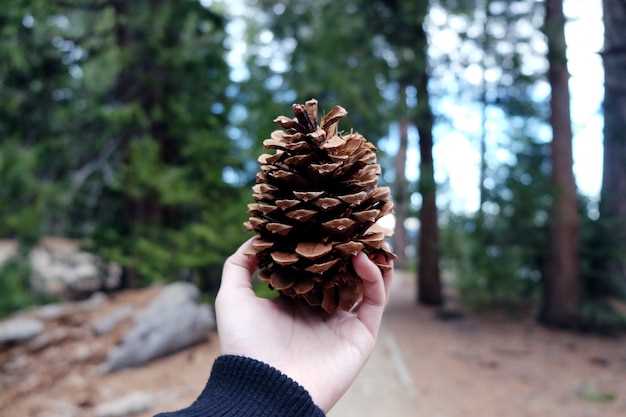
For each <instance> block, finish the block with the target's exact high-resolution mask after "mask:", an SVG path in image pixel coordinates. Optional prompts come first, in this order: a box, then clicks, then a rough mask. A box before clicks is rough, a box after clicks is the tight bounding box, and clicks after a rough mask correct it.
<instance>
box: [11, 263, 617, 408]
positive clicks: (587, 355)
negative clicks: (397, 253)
mask: <svg viewBox="0 0 626 417" xmlns="http://www.w3.org/2000/svg"><path fill="white" fill-rule="evenodd" d="M413 287H414V285H413V282H412V280H411V279H410V278H409V277H408V276H407V275H403V274H398V277H397V279H396V280H395V282H394V285H393V288H392V297H391V301H390V305H389V307H388V310H387V312H386V314H385V319H384V324H383V328H382V330H381V335H380V338H379V343H378V345H377V347H376V350H375V352H374V354H373V355H372V357H371V359H370V361H369V362H368V364H367V365H366V367H365V369H364V371H363V373H362V374H361V375H360V376H359V378H358V379H357V381H356V383H355V384H354V386H353V387H352V389H351V390H350V391H349V393H348V394H347V395H346V396H345V397H344V398H343V399H342V400H341V401H340V403H339V404H337V406H336V407H335V409H334V410H332V412H331V413H330V417H356V416H359V417H369V416H377V417H379V416H394V417H421V416H428V417H466V416H498V417H527V416H533V417H535V416H536V417H546V416H567V417H591V416H603V417H618V416H620V417H623V416H626V343H624V341H625V340H626V339H624V338H620V339H615V338H602V337H595V336H591V335H580V334H574V333H568V332H559V331H552V330H547V329H544V328H542V327H539V326H537V325H536V324H535V323H534V321H533V320H532V317H526V318H523V319H520V318H512V317H509V316H506V315H500V314H480V315H479V314H475V313H467V314H465V316H464V317H463V318H460V319H456V320H448V321H442V320H441V319H439V318H437V317H436V314H435V313H434V311H433V310H431V309H427V308H424V307H418V306H416V305H415V304H414V302H413V294H414V291H413ZM153 294H154V292H151V291H150V290H144V291H135V292H130V293H126V294H122V295H121V296H116V297H115V298H113V299H112V300H110V302H109V303H107V305H106V308H107V309H112V308H114V307H116V306H119V305H121V304H124V303H134V304H142V303H145V302H146V300H147V299H149V298H150V297H151V296H152V295H153ZM100 313H104V312H100ZM94 314H98V312H95V313H94ZM115 338H116V336H115V334H113V335H111V336H109V338H108V339H106V341H105V342H106V343H114V342H115ZM90 343H91V344H92V345H93V346H99V347H98V349H96V350H100V349H103V347H102V343H104V342H102V341H97V340H93V341H91V342H90ZM58 349H61V350H62V351H68V352H69V351H72V349H74V350H76V348H75V347H72V346H66V347H60V348H58ZM83 350H84V349H83ZM61 353H62V352H59V354H61ZM217 354H218V340H217V335H215V334H213V335H211V338H210V341H209V342H208V343H205V344H202V345H199V346H196V347H194V348H192V349H188V350H186V351H183V352H180V353H178V354H175V355H171V356H169V357H166V358H163V359H161V360H158V361H155V362H153V363H151V364H150V365H148V366H145V367H143V368H137V369H129V370H124V371H121V372H118V373H114V374H111V375H101V374H99V373H98V371H97V370H98V357H97V356H96V357H94V360H92V361H86V362H82V363H81V364H79V365H75V366H71V367H70V368H68V369H65V372H63V373H62V374H57V376H54V372H55V371H53V370H54V365H55V362H56V361H55V359H54V357H53V356H48V357H47V358H48V359H47V360H38V361H37V362H35V365H34V366H35V367H34V368H31V369H32V371H31V372H33V373H36V374H37V377H36V378H31V379H32V380H33V381H39V382H38V383H34V382H30V385H28V384H29V382H28V381H20V382H19V383H17V382H16V383H15V384H10V386H9V389H2V390H0V415H2V416H3V417H82V416H85V417H90V416H95V415H97V414H100V415H101V416H104V415H106V412H103V411H102V409H101V410H100V412H99V413H98V412H97V410H98V405H101V404H106V403H107V402H110V401H115V400H120V399H124V398H126V399H127V401H126V403H127V404H126V405H127V406H128V404H129V403H130V404H131V405H132V404H135V405H136V407H135V410H136V411H137V414H136V415H137V416H141V417H144V416H145V417H148V416H152V415H153V414H154V413H156V412H158V411H164V410H173V409H177V408H180V407H183V406H185V405H188V404H189V403H191V402H192V401H193V399H195V397H196V395H197V394H198V393H199V391H200V390H201V389H202V387H203V385H204V383H205V380H206V378H207V376H208V373H209V370H210V368H211V364H212V362H213V360H214V359H215V357H216V355H217ZM42 355H43V354H42ZM5 359H6V358H5ZM44 359H45V356H44ZM33 360H34V359H33ZM1 362H2V357H0V364H1ZM56 372H58V371H56ZM47 374H48V375H52V376H49V377H48V378H46V375H47ZM3 378H5V376H4V375H1V374H0V382H2V379H3ZM27 379H28V378H27ZM42 381H43V382H42ZM5 382H6V381H5ZM4 387H7V385H6V384H4ZM146 397H147V398H150V399H151V401H148V403H151V404H153V405H152V406H151V408H150V409H145V408H146V407H145V398H146ZM142 398H143V405H142ZM132 408H133V407H132V406H131V407H130V409H132ZM142 410H143V411H142ZM109 411H110V410H109ZM109 415H112V414H109Z"/></svg>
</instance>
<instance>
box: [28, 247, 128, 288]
mask: <svg viewBox="0 0 626 417" xmlns="http://www.w3.org/2000/svg"><path fill="white" fill-rule="evenodd" d="M30 265H31V269H32V275H31V285H32V287H33V289H35V290H36V291H38V292H40V293H42V294H46V295H49V296H54V297H60V298H70V299H71V298H79V297H83V296H85V295H89V294H92V293H94V292H96V291H100V290H103V289H111V288H115V287H116V286H118V284H119V282H120V277H121V268H120V267H119V265H116V264H112V263H105V262H104V261H102V260H101V259H100V258H99V257H97V256H96V255H93V254H91V253H88V252H85V251H82V250H81V249H80V245H79V243H78V241H74V240H69V239H64V238H52V237H48V238H44V239H42V240H41V241H40V242H39V244H38V245H37V246H36V247H35V248H34V249H33V250H32V251H31V253H30Z"/></svg>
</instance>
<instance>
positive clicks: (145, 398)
mask: <svg viewBox="0 0 626 417" xmlns="http://www.w3.org/2000/svg"><path fill="white" fill-rule="evenodd" d="M153 400H154V397H153V396H152V395H150V394H148V393H145V392H134V393H132V394H128V395H126V396H124V397H122V398H119V399H117V400H113V401H110V402H107V403H104V404H100V405H98V406H97V407H96V408H95V410H94V415H95V416H96V417H127V416H132V415H135V414H139V413H143V412H145V411H148V410H149V409H150V408H151V407H152V402H153Z"/></svg>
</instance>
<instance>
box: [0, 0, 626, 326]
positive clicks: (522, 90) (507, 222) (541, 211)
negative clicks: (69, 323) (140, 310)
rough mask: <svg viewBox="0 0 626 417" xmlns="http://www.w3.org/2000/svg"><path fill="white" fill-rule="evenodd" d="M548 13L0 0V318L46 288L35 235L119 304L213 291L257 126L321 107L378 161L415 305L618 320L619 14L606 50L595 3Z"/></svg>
mask: <svg viewBox="0 0 626 417" xmlns="http://www.w3.org/2000/svg"><path fill="white" fill-rule="evenodd" d="M562 3H563V2H561V1H547V2H544V1H537V0H519V1H509V2H504V1H497V0H439V1H435V0H433V1H430V2H428V1H406V2H405V1H399V0H397V1H391V0H385V1H340V2H326V1H319V2H308V1H297V0H294V1H289V2H274V1H257V2H251V3H250V2H245V1H243V0H240V1H235V2H224V3H221V2H217V1H208V0H207V1H200V2H198V1H177V2H166V1H139V2H133V3H132V5H131V4H130V3H128V2H125V1H115V0H103V1H97V0H94V1H80V0H67V1H65V0H54V1H43V0H41V1H38V0H11V1H9V2H8V3H6V4H5V7H3V10H2V12H1V15H0V22H1V25H0V30H1V33H2V38H3V42H2V46H1V48H0V55H1V59H0V80H1V87H0V97H1V103H2V106H0V107H1V108H0V137H1V138H2V139H1V142H0V178H1V184H2V185H1V187H0V236H1V237H2V238H5V239H15V240H17V241H18V242H19V250H15V245H13V246H11V248H12V249H11V250H12V252H11V253H12V254H14V255H15V256H8V255H5V256H4V258H5V259H7V260H8V259H10V262H8V261H7V262H4V266H3V269H2V271H1V272H0V276H1V277H2V280H1V281H0V287H1V290H0V312H1V313H2V314H7V313H9V312H11V311H14V310H16V309H19V308H22V307H25V306H27V305H29V304H31V303H36V302H40V301H42V300H45V299H46V297H48V296H49V294H45V292H44V293H43V294H42V292H41V291H37V286H36V285H33V283H32V280H31V279H30V276H31V275H32V271H31V266H29V262H28V254H29V253H30V251H31V249H32V247H33V246H34V245H36V244H37V243H38V242H40V241H41V239H42V238H44V237H49V236H57V237H58V236H62V237H65V238H71V239H78V240H79V242H80V244H81V245H82V246H83V247H84V248H85V249H87V250H89V251H91V252H93V253H95V254H97V255H98V256H99V257H101V258H102V259H104V260H105V261H110V262H115V263H116V264H117V265H119V266H121V268H122V273H121V277H120V279H119V280H118V281H119V282H118V286H119V287H120V288H126V287H137V286H144V285H147V284H149V283H152V282H155V281H173V280H187V281H193V282H195V283H197V284H198V285H199V286H200V287H201V288H202V289H203V290H205V291H208V292H211V291H214V290H215V286H216V283H217V280H218V279H219V271H220V267H221V264H222V262H223V260H224V258H225V256H227V255H228V254H229V253H231V252H232V251H233V249H234V248H236V247H237V246H238V244H239V243H240V242H241V241H243V240H244V239H245V238H246V236H247V235H246V234H245V232H244V230H243V228H242V227H241V223H242V221H243V220H244V219H245V216H246V214H245V207H246V204H245V203H246V202H248V201H249V200H250V191H249V188H250V185H251V184H252V183H253V181H254V174H255V171H256V169H257V168H256V167H257V165H256V155H258V154H259V152H260V144H261V142H262V139H263V138H264V137H267V136H268V134H269V132H270V131H271V130H272V122H271V121H272V119H273V117H274V116H275V115H277V114H283V113H287V112H288V108H289V105H290V104H291V103H292V102H294V101H297V100H299V101H302V100H305V99H308V98H310V97H317V98H318V99H319V100H320V102H321V105H322V107H323V108H326V109H328V108H330V107H331V106H332V105H334V104H336V103H339V104H341V105H343V106H344V107H346V108H347V109H348V110H349V112H350V117H349V123H351V125H350V126H346V128H347V127H355V128H356V129H358V130H359V131H360V132H362V133H363V134H364V135H365V136H366V137H368V138H369V139H370V140H372V141H374V142H375V143H377V144H378V145H379V148H380V149H381V152H382V153H381V159H382V161H383V164H384V177H383V178H382V180H383V182H385V183H388V184H389V185H391V186H392V188H393V190H394V197H395V201H396V226H395V232H396V233H395V238H394V239H393V244H394V246H395V248H396V250H397V252H398V253H399V254H400V260H399V265H400V266H401V267H404V268H413V269H415V270H416V271H417V278H418V281H419V285H418V287H420V288H421V291H419V300H420V301H422V302H423V303H426V304H435V305H439V304H442V303H443V302H444V292H445V290H446V288H448V287H449V288H454V289H455V290H456V292H457V293H458V294H460V296H461V298H462V300H463V302H464V303H465V304H466V305H468V306H471V307H479V308H483V307H493V306H500V307H505V308H519V307H529V306H530V307H532V308H536V309H537V310H536V311H538V312H539V313H540V314H539V317H540V318H541V319H542V320H543V321H544V322H545V323H549V324H553V325H558V326H567V327H576V328H592V329H603V330H611V331H612V330H615V329H619V328H621V327H623V326H624V323H626V321H625V320H624V315H623V308H622V309H621V311H622V313H620V309H619V308H618V307H619V306H620V304H619V300H621V299H623V298H624V297H625V296H626V267H625V264H624V263H625V262H626V255H625V253H626V250H625V247H626V245H625V243H624V242H625V238H624V236H625V235H626V211H625V210H626V208H625V207H626V189H625V187H626V185H625V183H626V172H625V170H626V150H625V146H626V145H625V140H626V139H625V137H624V131H625V123H626V122H625V119H626V115H625V106H626V105H625V104H624V100H626V98H625V97H624V92H623V85H622V84H623V80H624V79H625V78H624V76H626V74H625V72H624V67H625V63H626V61H625V59H626V57H625V56H624V52H623V51H624V48H626V44H625V42H626V41H625V40H624V39H626V34H624V30H623V27H624V23H625V21H624V5H623V3H622V2H620V1H618V0H605V1H604V2H603V6H604V25H605V29H604V30H605V43H604V46H603V43H602V21H601V20H600V19H601V16H602V14H601V11H602V9H601V5H600V2H595V1H594V2H589V3H588V2H585V4H582V3H577V2H573V1H569V2H565V6H566V7H569V8H570V9H571V10H570V13H572V14H574V17H573V18H572V19H570V21H569V23H568V21H567V20H566V18H565V15H564V12H563V4H562ZM592 3H593V4H592ZM566 11H568V10H567V9H566ZM594 19H595V20H594ZM581 21H582V22H581ZM593 32H595V33H593ZM565 35H568V36H565ZM577 48H581V50H580V51H578V50H577ZM567 57H573V58H572V59H573V60H574V61H575V67H574V68H572V65H570V72H572V71H573V72H574V74H575V78H574V81H571V80H570V82H568V80H569V73H568V68H567ZM602 64H603V65H604V79H605V84H604V91H605V97H604V106H602V105H601V104H602V101H601V100H602V94H601V92H602V90H603V84H602V79H603V77H602V76H603V74H602V69H601V68H602ZM576 77H577V78H576ZM570 88H576V89H577V90H575V91H574V92H573V93H572V92H570ZM572 95H573V97H574V102H573V103H570V101H571V100H570V97H571V96H572ZM570 107H571V108H573V110H574V111H573V118H572V112H570ZM603 121H604V127H603V123H602V122H603ZM573 143H574V144H575V145H576V146H575V147H573V145H572V144H573ZM603 149H604V150H605V153H604V155H605V157H604V159H602V156H601V155H602V151H603ZM574 151H576V152H574ZM573 156H576V159H573ZM574 167H576V168H577V169H576V170H574ZM574 172H575V174H576V175H574ZM603 173H604V175H603ZM576 181H578V182H580V183H582V184H584V190H583V189H581V188H577V187H576V184H575V182H576ZM600 181H601V185H600ZM5 246H6V245H5ZM103 285H104V284H103ZM48 298H49V297H48ZM622 306H623V305H622Z"/></svg>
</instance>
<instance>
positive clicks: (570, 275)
mask: <svg viewBox="0 0 626 417" xmlns="http://www.w3.org/2000/svg"><path fill="white" fill-rule="evenodd" d="M545 19H546V21H545V32H546V36H547V38H548V60H549V72H548V79H549V82H550V86H551V90H552V94H551V98H550V124H551V126H552V135H553V136H552V145H551V156H552V183H553V187H554V202H553V208H552V219H551V231H550V238H551V241H550V254H549V260H548V269H547V271H546V276H545V281H544V298H543V308H542V312H541V319H542V321H543V322H545V323H546V324H549V325H555V326H563V327H569V326H574V325H576V323H577V316H578V307H579V302H580V292H581V284H580V280H579V259H578V234H579V218H578V211H577V205H576V183H575V181H574V173H573V170H572V164H573V160H572V126H571V117H570V94H569V87H568V80H569V73H568V71H567V58H566V43H565V33H564V27H565V16H564V14H563V0H548V1H547V2H546V17H545Z"/></svg>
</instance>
